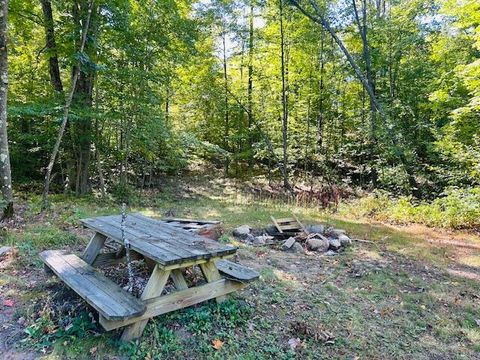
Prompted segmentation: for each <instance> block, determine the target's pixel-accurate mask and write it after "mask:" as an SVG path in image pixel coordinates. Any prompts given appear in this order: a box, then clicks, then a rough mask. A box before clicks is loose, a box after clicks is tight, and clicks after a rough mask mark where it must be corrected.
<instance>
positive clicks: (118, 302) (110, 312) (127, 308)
mask: <svg viewBox="0 0 480 360" xmlns="http://www.w3.org/2000/svg"><path fill="white" fill-rule="evenodd" d="M40 257H41V259H42V260H43V262H44V263H45V264H46V265H48V267H50V269H52V270H53V272H54V273H55V274H57V275H58V277H59V278H60V279H62V280H63V281H64V282H65V283H66V284H67V285H68V286H69V287H70V288H72V289H73V290H74V291H75V292H76V293H77V294H78V295H80V296H81V297H82V298H83V299H84V300H85V301H86V302H87V303H89V304H90V305H91V306H92V307H93V308H95V309H96V310H97V311H98V312H99V313H100V314H101V315H102V316H103V317H105V318H106V319H110V320H113V319H125V318H131V317H136V316H138V315H140V314H143V312H144V311H145V304H144V303H143V302H142V301H140V300H139V299H137V298H135V297H134V296H132V295H131V294H130V293H128V292H127V291H125V290H123V289H122V288H121V287H120V286H118V285H117V284H115V283H114V282H112V281H111V280H109V279H107V278H106V277H105V276H104V275H102V274H101V273H100V272H98V271H96V270H95V269H94V268H93V267H92V266H90V265H88V264H87V263H86V262H85V261H83V260H82V259H80V258H79V257H78V256H76V255H73V254H64V253H62V252H61V251H58V250H47V251H44V252H42V253H40Z"/></svg>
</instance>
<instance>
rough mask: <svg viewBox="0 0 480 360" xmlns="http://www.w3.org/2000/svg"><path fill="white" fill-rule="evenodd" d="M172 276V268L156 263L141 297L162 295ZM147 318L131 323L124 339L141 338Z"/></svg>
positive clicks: (126, 340) (144, 298) (123, 336)
mask: <svg viewBox="0 0 480 360" xmlns="http://www.w3.org/2000/svg"><path fill="white" fill-rule="evenodd" d="M169 276H170V270H162V269H161V268H160V267H159V266H158V265H155V268H154V269H153V272H152V275H150V279H148V282H147V285H146V286H145V289H144V290H143V293H142V296H141V299H142V300H147V299H150V298H154V297H157V296H160V295H161V294H162V291H163V288H164V287H165V284H166V283H167V280H168V277H169ZM147 322H148V319H147V320H141V321H138V322H136V323H135V324H132V325H129V326H128V327H127V328H126V329H125V330H124V331H123V334H122V338H121V340H122V341H125V342H128V341H131V340H133V339H136V338H139V337H140V336H142V333H143V329H145V326H146V325H147Z"/></svg>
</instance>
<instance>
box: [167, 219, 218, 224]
mask: <svg viewBox="0 0 480 360" xmlns="http://www.w3.org/2000/svg"><path fill="white" fill-rule="evenodd" d="M161 221H166V222H178V223H188V224H190V223H195V224H200V225H204V224H210V225H218V224H220V223H221V221H218V220H195V219H178V218H165V219H162V220H161Z"/></svg>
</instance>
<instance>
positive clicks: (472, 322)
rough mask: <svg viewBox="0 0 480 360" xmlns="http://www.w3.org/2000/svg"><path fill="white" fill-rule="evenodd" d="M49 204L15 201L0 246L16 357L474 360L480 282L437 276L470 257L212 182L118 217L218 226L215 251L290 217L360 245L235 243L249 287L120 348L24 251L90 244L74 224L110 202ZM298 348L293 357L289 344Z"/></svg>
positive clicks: (473, 256)
mask: <svg viewBox="0 0 480 360" xmlns="http://www.w3.org/2000/svg"><path fill="white" fill-rule="evenodd" d="M51 201H52V206H51V208H50V210H49V211H48V212H47V213H45V214H43V215H39V214H38V210H39V199H38V198H33V199H31V200H29V201H28V202H26V203H25V204H24V209H23V215H22V216H23V218H24V223H23V226H22V227H21V228H16V229H13V230H11V231H8V233H6V234H5V235H6V236H5V237H4V242H6V243H8V244H13V245H15V246H17V247H18V251H19V252H18V256H17V258H16V259H17V260H18V261H14V262H12V263H11V264H10V265H8V266H7V267H4V268H1V267H0V287H1V288H2V293H1V295H0V300H3V299H5V298H14V299H15V300H16V310H15V314H14V316H13V318H12V320H11V322H12V323H13V324H15V323H16V321H17V320H18V319H20V318H22V317H23V318H24V319H25V325H24V326H23V327H24V329H21V330H19V331H20V333H19V334H17V336H18V341H16V345H17V346H18V348H19V349H20V350H19V351H27V352H28V351H31V352H36V351H40V353H41V351H44V352H45V353H46V355H44V356H45V358H47V359H48V358H62V359H108V358H113V357H114V356H121V357H124V358H129V359H167V358H187V359H293V358H297V359H322V358H339V359H354V358H369V359H385V358H391V359H411V358H415V359H432V358H448V359H473V358H478V357H480V345H479V341H480V327H479V326H478V324H477V321H478V319H480V309H479V307H478V303H479V301H480V298H479V295H478V294H480V285H479V283H478V282H475V281H471V280H465V279H463V278H458V277H452V276H450V275H448V274H447V273H446V272H445V271H444V270H445V269H447V268H448V267H449V266H452V265H458V266H460V265H465V264H467V265H468V266H470V267H473V268H478V258H479V257H478V252H474V251H473V250H472V252H469V253H468V254H465V256H464V257H462V258H461V259H457V258H455V256H456V251H455V249H454V248H451V247H438V246H433V245H432V244H431V243H429V242H427V241H426V240H427V238H430V237H434V236H437V235H438V236H440V235H441V234H437V233H436V232H435V231H434V230H429V231H430V232H428V233H427V235H425V233H420V232H418V231H417V232H418V233H416V232H415V231H412V230H411V229H410V228H395V227H392V226H387V225H383V224H378V223H370V222H368V221H367V220H366V219H360V218H354V219H352V218H346V217H345V216H342V217H340V216H339V215H338V214H331V213H328V212H323V211H319V210H318V209H313V208H302V207H297V206H295V204H280V203H276V202H273V201H263V202H255V201H253V200H251V199H250V198H248V197H246V196H244V195H242V193H241V192H239V191H236V190H235V189H232V188H230V187H229V186H228V184H227V185H225V184H223V183H221V182H217V181H212V182H210V183H206V184H205V183H200V184H193V185H191V186H189V191H184V192H182V193H181V195H179V191H178V189H171V190H170V189H168V188H167V189H164V191H163V192H162V193H148V194H144V196H138V197H137V198H136V200H135V201H134V202H133V203H131V204H130V210H131V211H141V212H143V213H144V214H146V215H154V216H162V215H164V214H166V213H168V214H169V215H171V214H173V215H174V216H177V217H193V218H205V219H221V220H222V221H223V222H224V226H225V229H226V231H227V232H226V235H225V236H224V237H223V238H222V240H224V241H226V240H228V239H230V240H233V239H232V238H231V236H230V235H229V232H230V231H231V230H232V229H233V228H234V227H235V226H238V225H241V224H249V225H250V226H252V227H263V226H266V225H268V224H269V223H270V215H274V216H278V217H285V216H287V215H289V214H290V213H291V212H295V214H297V215H298V216H299V218H301V219H302V220H303V221H304V222H306V223H309V222H326V223H328V224H330V225H331V226H334V227H338V228H344V229H346V230H347V232H348V233H349V234H351V235H352V237H354V238H359V239H368V240H369V241H371V242H372V243H362V242H356V243H355V244H354V245H353V247H352V248H349V249H348V250H347V251H345V252H343V253H342V254H341V255H339V256H336V257H319V256H304V255H297V254H290V253H284V252H281V251H277V250H275V249H268V248H251V247H247V246H244V245H243V244H238V245H239V246H240V250H239V257H240V261H241V262H242V263H244V264H245V265H248V266H251V267H253V268H255V269H257V270H258V271H260V273H261V275H262V276H261V279H260V280H259V281H257V282H255V283H253V284H252V285H251V286H249V287H248V288H247V289H246V290H244V291H242V292H240V293H238V294H236V295H235V296H234V298H233V299H232V300H229V301H227V302H225V303H223V304H221V305H219V306H217V305H216V304H215V303H214V302H208V303H206V304H203V305H201V306H196V307H193V308H188V309H184V310H181V311H177V312H174V313H170V314H167V315H164V316H161V317H158V318H157V319H155V321H151V322H149V324H148V326H147V328H146V332H145V334H144V336H143V337H142V338H141V339H140V340H138V341H136V342H133V343H130V344H120V343H118V340H117V339H118V334H119V333H118V332H112V333H103V332H102V330H101V328H100V327H99V326H98V325H97V324H96V323H92V317H91V316H90V315H89V313H90V309H89V308H88V307H86V306H85V304H84V303H83V301H81V300H79V299H78V298H77V297H76V296H75V295H73V294H72V293H71V292H69V291H68V290H66V289H65V287H63V286H62V285H61V284H59V283H58V282H57V281H56V280H55V279H50V280H48V282H46V283H45V278H44V277H43V274H42V272H41V263H40V262H39V261H38V257H37V255H36V254H37V253H38V251H40V250H43V249H46V248H69V249H71V250H72V251H79V250H81V249H82V247H84V246H85V244H86V241H87V239H88V236H87V235H88V234H87V232H85V231H84V230H82V229H81V228H80V227H79V226H78V220H79V219H81V218H84V217H90V216H98V215H104V214H112V213H118V211H119V206H118V204H116V203H115V202H113V201H102V202H101V203H100V202H99V201H96V200H95V199H93V198H88V197H87V198H81V199H77V198H69V197H64V196H53V197H52V199H51ZM457 260H458V261H457ZM462 261H464V262H465V263H462ZM0 311H1V310H0ZM25 329H26V330H27V333H24V331H25ZM0 332H1V330H0ZM0 335H1V334H0ZM297 338H298V340H299V345H298V346H297V347H296V348H295V349H292V348H291V347H290V346H289V340H291V339H297ZM22 339H23V340H22ZM217 340H218V341H220V342H221V346H220V347H218V346H217V347H218V348H217V349H215V348H214V347H213V344H214V341H217ZM21 349H23V350H21ZM36 354H37V355H38V353H36ZM37 355H35V356H37ZM38 356H41V355H38Z"/></svg>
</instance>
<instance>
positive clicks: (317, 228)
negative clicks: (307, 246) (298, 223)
mask: <svg viewBox="0 0 480 360" xmlns="http://www.w3.org/2000/svg"><path fill="white" fill-rule="evenodd" d="M305 230H307V231H308V232H309V233H310V234H312V233H317V234H323V233H324V232H325V226H323V225H306V226H305Z"/></svg>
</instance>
